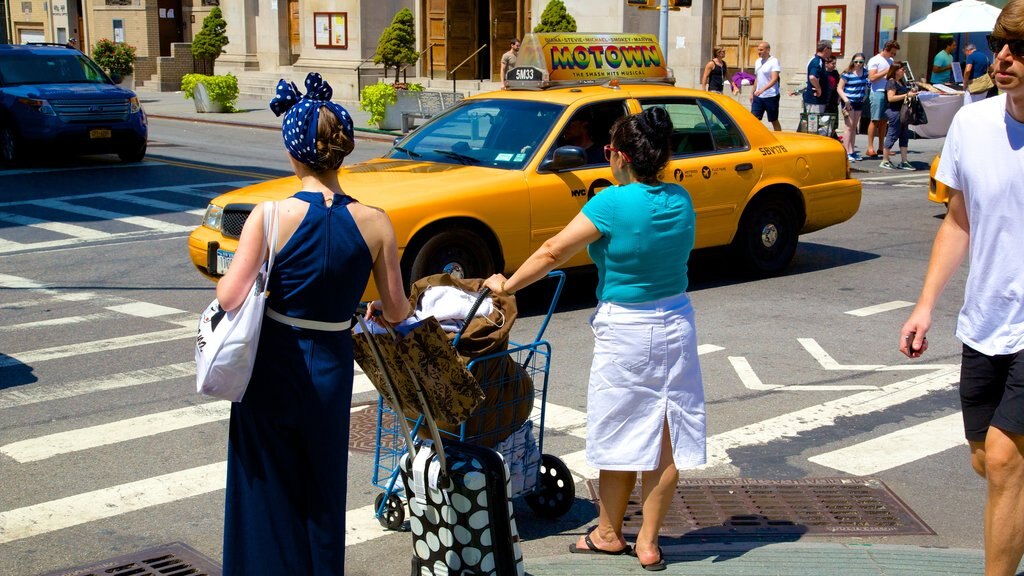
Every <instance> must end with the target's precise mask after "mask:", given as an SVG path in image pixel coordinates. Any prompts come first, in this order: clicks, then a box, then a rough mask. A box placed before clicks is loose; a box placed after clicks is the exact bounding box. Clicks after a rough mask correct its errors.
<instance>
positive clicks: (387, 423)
mask: <svg viewBox="0 0 1024 576" xmlns="http://www.w3.org/2000/svg"><path fill="white" fill-rule="evenodd" d="M548 278H549V279H555V280H556V281H557V282H556V284H555V288H554V293H553V295H552V298H551V304H550V305H549V306H548V311H547V314H546V315H545V316H544V320H543V321H542V322H541V325H540V329H539V330H538V331H537V335H536V336H535V337H534V339H533V341H532V342H530V343H529V344H518V343H516V342H511V341H510V342H509V346H508V349H507V350H504V351H502V352H497V353H494V354H489V355H486V356H481V357H478V358H474V359H473V360H472V361H470V362H469V364H468V365H467V368H468V369H469V370H470V371H471V372H474V373H477V372H478V371H477V370H474V368H478V369H479V372H488V371H487V370H486V369H487V368H488V364H489V363H497V362H508V360H509V359H511V360H512V361H513V362H515V363H516V364H517V365H518V369H516V370H514V371H513V373H512V374H506V375H504V376H501V377H498V378H492V379H487V380H485V381H482V382H480V387H481V388H482V389H483V391H484V393H485V394H487V393H488V392H489V391H490V392H494V391H495V389H494V387H508V386H520V385H522V384H524V382H523V381H522V380H521V379H522V378H524V377H528V378H530V379H531V380H532V382H533V394H532V395H529V396H528V397H526V398H516V399H513V400H509V401H499V402H497V403H493V404H492V405H488V406H486V407H483V408H479V409H478V410H477V412H475V413H474V414H473V417H472V418H471V422H473V421H475V422H480V421H482V420H484V421H486V420H488V419H491V420H492V421H495V422H499V421H501V420H503V419H507V418H505V415H507V414H509V413H514V412H515V411H516V409H519V410H520V411H522V410H523V409H524V406H520V405H518V404H519V403H521V402H531V403H532V404H533V407H532V409H531V410H530V412H529V416H528V417H527V418H526V422H525V423H523V424H522V425H519V426H511V425H499V426H496V427H493V428H488V429H487V430H482V429H480V426H475V427H474V426H471V427H467V423H466V422H464V423H462V424H461V425H460V426H458V428H457V429H452V430H449V431H444V430H442V431H440V437H441V439H442V441H444V439H446V438H447V439H454V440H459V441H462V442H468V443H471V444H484V445H488V446H494V447H495V449H496V450H498V451H499V452H502V453H503V455H505V459H506V463H507V464H508V465H509V468H510V469H512V470H513V475H514V474H515V470H520V471H521V474H522V480H523V481H522V482H519V483H517V482H513V486H512V496H513V497H518V496H524V497H525V498H524V500H525V501H526V503H527V505H528V506H529V507H530V508H531V509H532V510H533V511H534V513H535V514H537V515H538V516H541V517H543V518H557V517H559V516H562V515H563V514H565V513H566V512H568V511H569V509H570V508H571V507H572V505H573V502H574V500H575V498H576V486H575V483H574V481H573V478H572V474H571V473H570V472H569V468H568V467H567V466H566V465H565V463H564V462H562V461H561V459H559V458H558V457H556V456H552V455H550V454H544V452H543V449H544V417H545V412H546V410H545V407H546V403H547V391H548V374H549V368H550V363H551V344H549V343H548V342H547V341H545V340H542V338H543V336H544V331H545V330H546V329H547V326H548V323H549V322H550V321H551V315H552V314H553V313H554V311H555V308H556V306H557V305H558V299H559V297H560V296H561V294H562V288H563V286H564V285H565V273H564V272H561V271H555V272H551V273H549V274H548ZM460 338H461V334H457V335H456V337H455V339H454V340H453V341H452V345H453V346H455V347H456V348H457V347H458V343H459V339H460ZM492 412H493V413H492ZM491 417H493V418H491ZM403 420H404V421H403ZM422 425H423V417H422V416H420V417H419V418H417V419H412V418H406V417H405V416H403V415H402V414H398V413H396V412H395V411H393V410H392V409H391V408H390V407H389V406H388V405H387V403H385V402H384V399H383V398H382V397H381V398H378V400H377V447H376V450H375V453H374V458H375V461H376V464H375V466H374V470H373V485H374V486H376V487H378V488H380V489H382V490H383V492H381V493H380V494H378V495H377V498H376V500H375V501H374V509H375V516H376V518H377V520H378V521H379V522H380V523H381V525H382V526H384V527H385V528H387V529H389V530H397V529H398V528H400V527H401V526H402V523H403V522H404V521H405V504H404V502H403V497H404V495H405V489H404V487H403V486H402V483H401V481H400V479H399V461H400V459H401V457H402V455H403V454H405V453H406V438H416V437H417V433H418V431H419V429H420V427H421V426H422ZM531 429H532V430H531ZM533 432H535V433H536V438H534V436H533ZM407 433H408V436H407ZM534 442H535V446H534V445H533V443H534ZM531 454H533V455H539V458H537V459H536V460H533V461H524V460H532V458H531V456H530V455H531Z"/></svg>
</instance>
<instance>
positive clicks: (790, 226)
mask: <svg viewBox="0 0 1024 576" xmlns="http://www.w3.org/2000/svg"><path fill="white" fill-rule="evenodd" d="M798 233H799V230H797V223H796V215H795V210H794V209H793V205H792V204H791V203H790V202H788V201H786V200H785V199H783V198H780V197H778V196H768V197H765V198H761V199H756V200H754V201H753V202H751V204H750V205H749V206H748V207H747V210H746V212H744V214H743V218H742V219H741V220H740V228H739V230H738V231H737V233H736V239H735V241H734V242H733V248H734V249H735V250H736V252H737V256H738V257H739V258H740V259H741V260H742V261H743V264H744V268H746V270H747V271H748V272H750V273H751V274H754V275H755V276H775V275H777V274H781V273H782V272H783V270H785V269H786V266H788V265H789V262H790V260H792V259H793V254H795V253H796V245H797V237H798Z"/></svg>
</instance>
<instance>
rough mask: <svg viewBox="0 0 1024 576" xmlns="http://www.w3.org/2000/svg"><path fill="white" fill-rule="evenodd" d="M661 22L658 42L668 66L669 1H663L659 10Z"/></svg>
mask: <svg viewBox="0 0 1024 576" xmlns="http://www.w3.org/2000/svg"><path fill="white" fill-rule="evenodd" d="M658 12H659V15H660V17H661V18H660V21H659V23H658V42H660V43H661V53H662V54H664V55H665V60H666V66H667V65H668V64H667V61H668V0H661V7H660V8H659V9H658Z"/></svg>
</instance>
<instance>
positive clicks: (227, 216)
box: [220, 204, 253, 238]
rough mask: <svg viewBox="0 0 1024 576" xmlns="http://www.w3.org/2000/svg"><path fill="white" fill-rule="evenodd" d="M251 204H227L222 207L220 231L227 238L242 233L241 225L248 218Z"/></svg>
mask: <svg viewBox="0 0 1024 576" xmlns="http://www.w3.org/2000/svg"><path fill="white" fill-rule="evenodd" d="M252 209H253V205H252V204H228V205H227V206H225V207H224V216H223V219H222V220H221V225H220V226H221V228H220V229H221V233H222V234H223V235H224V236H227V237H228V238H238V237H239V236H241V235H242V227H243V226H245V221H246V220H248V219H249V213H250V212H252Z"/></svg>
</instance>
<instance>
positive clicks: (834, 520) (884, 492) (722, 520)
mask: <svg viewBox="0 0 1024 576" xmlns="http://www.w3.org/2000/svg"><path fill="white" fill-rule="evenodd" d="M587 486H588V488H589V489H590V494H591V499H593V500H594V501H597V500H598V497H597V494H598V481H597V480H588V481H587ZM642 514H643V512H642V510H641V507H640V485H639V484H637V486H636V488H635V489H634V490H633V494H632V495H631V496H630V499H629V505H628V506H627V509H626V521H625V524H624V526H623V530H624V531H625V532H627V533H630V534H635V533H637V532H639V530H640V522H641V520H642ZM661 533H662V534H663V535H665V536H674V537H679V538H682V537H704V536H735V535H768V534H808V535H827V536H842V535H847V536H885V535H893V534H927V535H933V534H935V532H934V531H933V530H932V529H931V528H929V527H928V525H927V524H925V523H924V521H922V520H921V519H920V518H918V516H917V514H915V513H914V512H913V511H912V510H910V508H908V507H907V505H906V504H904V503H903V502H902V501H901V500H900V499H899V498H898V497H897V496H896V495H895V494H893V493H892V491H891V490H889V488H888V487H887V486H886V485H885V484H883V483H882V481H881V480H877V479H874V478H808V479H803V480H749V479H743V478H735V479H733V478H729V479H699V478H694V479H681V480H680V481H679V484H678V486H676V498H675V499H673V501H672V508H671V509H670V510H669V513H668V516H667V517H666V518H665V524H664V527H663V528H662V532H661Z"/></svg>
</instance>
